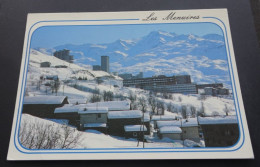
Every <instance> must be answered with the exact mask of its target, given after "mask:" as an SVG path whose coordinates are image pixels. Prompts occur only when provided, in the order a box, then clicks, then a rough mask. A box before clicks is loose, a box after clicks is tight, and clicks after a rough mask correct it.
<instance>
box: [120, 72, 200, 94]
mask: <svg viewBox="0 0 260 167" xmlns="http://www.w3.org/2000/svg"><path fill="white" fill-rule="evenodd" d="M123 85H124V86H126V87H135V88H141V89H145V90H150V91H158V92H169V93H187V94H196V93H198V91H197V87H196V84H192V83H191V78H190V75H179V76H171V77H166V76H164V75H161V76H157V77H149V78H138V79H125V80H123Z"/></svg>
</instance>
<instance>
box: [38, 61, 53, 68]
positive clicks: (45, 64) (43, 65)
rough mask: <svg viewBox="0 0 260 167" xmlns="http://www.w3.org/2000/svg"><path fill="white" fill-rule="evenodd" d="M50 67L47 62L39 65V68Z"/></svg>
mask: <svg viewBox="0 0 260 167" xmlns="http://www.w3.org/2000/svg"><path fill="white" fill-rule="evenodd" d="M50 66H51V63H50V62H48V61H45V62H42V63H41V64H40V67H50Z"/></svg>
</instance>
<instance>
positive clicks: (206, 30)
mask: <svg viewBox="0 0 260 167" xmlns="http://www.w3.org/2000/svg"><path fill="white" fill-rule="evenodd" d="M158 30H161V31H166V32H174V33H176V34H194V35H198V36H203V35H206V34H213V33H214V34H219V35H222V30H221V29H220V28H219V27H218V26H217V25H215V24H212V23H189V24H146V25H105V26H104V25H103V26H89V25H82V26H71V25H70V26H46V27H40V28H38V29H37V30H35V31H34V33H33V35H32V40H31V48H37V47H40V48H49V49H50V48H54V47H55V46H59V45H63V44H75V45H78V44H85V43H91V44H103V43H111V42H114V41H116V40H118V39H137V38H140V37H143V36H145V35H147V34H149V33H150V32H151V31H158Z"/></svg>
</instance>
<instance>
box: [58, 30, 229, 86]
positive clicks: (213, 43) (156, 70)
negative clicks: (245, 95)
mask: <svg viewBox="0 0 260 167" xmlns="http://www.w3.org/2000/svg"><path fill="white" fill-rule="evenodd" d="M65 48H66V49H69V50H71V54H72V55H74V57H75V62H76V63H82V64H88V65H95V64H99V62H100V56H102V55H107V56H109V58H110V67H111V71H116V72H119V73H132V74H137V73H139V72H140V71H143V72H144V76H145V77H146V76H152V75H161V74H163V75H167V76H172V75H180V74H189V75H191V77H192V79H193V82H197V83H212V82H223V83H224V84H225V85H226V86H227V87H230V79H229V73H228V66H227V57H226V49H225V45H224V38H223V36H220V35H217V34H207V35H204V36H196V35H192V34H190V35H178V34H175V33H169V32H163V31H153V32H150V33H149V34H147V35H146V36H143V37H142V38H140V39H127V40H122V39H119V40H117V41H115V42H112V43H107V44H82V45H72V44H67V45H61V46H57V47H55V48H54V49H55V50H60V49H65Z"/></svg>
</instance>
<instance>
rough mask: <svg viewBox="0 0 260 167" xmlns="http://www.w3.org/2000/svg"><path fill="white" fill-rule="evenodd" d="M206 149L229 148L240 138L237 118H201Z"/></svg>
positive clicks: (200, 122)
mask: <svg viewBox="0 0 260 167" xmlns="http://www.w3.org/2000/svg"><path fill="white" fill-rule="evenodd" d="M198 120H199V124H200V126H201V128H202V131H203V135H204V140H205V146H206V147H227V146H232V145H234V144H235V143H236V142H237V140H238V138H239V127H238V123H237V118H236V116H219V117H199V119H198Z"/></svg>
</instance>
